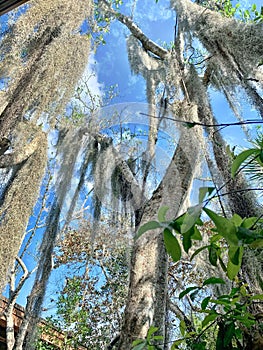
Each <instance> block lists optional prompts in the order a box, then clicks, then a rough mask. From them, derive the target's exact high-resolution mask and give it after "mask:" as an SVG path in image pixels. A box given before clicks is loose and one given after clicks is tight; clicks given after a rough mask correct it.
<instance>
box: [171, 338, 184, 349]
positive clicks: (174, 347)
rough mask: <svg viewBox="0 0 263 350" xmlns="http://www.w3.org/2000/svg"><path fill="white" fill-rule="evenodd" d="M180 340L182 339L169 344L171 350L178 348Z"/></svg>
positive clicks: (181, 340) (182, 340)
mask: <svg viewBox="0 0 263 350" xmlns="http://www.w3.org/2000/svg"><path fill="white" fill-rule="evenodd" d="M182 342H184V339H178V340H176V341H175V342H174V343H173V345H172V346H171V350H175V349H180V348H179V345H180V344H182Z"/></svg>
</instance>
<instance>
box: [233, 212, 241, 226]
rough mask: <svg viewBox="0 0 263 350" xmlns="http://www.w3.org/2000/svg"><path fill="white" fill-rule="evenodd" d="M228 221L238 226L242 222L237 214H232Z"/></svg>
mask: <svg viewBox="0 0 263 350" xmlns="http://www.w3.org/2000/svg"><path fill="white" fill-rule="evenodd" d="M230 221H232V222H233V224H234V225H235V226H240V225H241V224H242V221H243V219H242V218H241V216H239V215H238V214H234V215H233V216H232V218H231V219H230Z"/></svg>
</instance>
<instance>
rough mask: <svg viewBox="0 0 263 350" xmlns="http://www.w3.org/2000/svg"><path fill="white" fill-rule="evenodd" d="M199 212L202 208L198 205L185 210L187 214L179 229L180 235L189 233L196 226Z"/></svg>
mask: <svg viewBox="0 0 263 350" xmlns="http://www.w3.org/2000/svg"><path fill="white" fill-rule="evenodd" d="M201 212H202V206H200V204H198V205H195V206H194V207H190V208H188V209H187V212H186V215H185V217H184V221H183V224H182V227H181V233H185V232H187V231H189V230H190V229H191V228H192V227H193V226H194V225H195V224H196V221H197V219H199V217H200V215H201Z"/></svg>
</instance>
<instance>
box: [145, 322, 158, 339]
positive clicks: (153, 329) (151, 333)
mask: <svg viewBox="0 0 263 350" xmlns="http://www.w3.org/2000/svg"><path fill="white" fill-rule="evenodd" d="M157 331H158V327H154V326H151V327H150V328H149V329H148V332H147V340H148V342H149V341H150V340H151V337H152V335H153V334H154V333H155V332H157Z"/></svg>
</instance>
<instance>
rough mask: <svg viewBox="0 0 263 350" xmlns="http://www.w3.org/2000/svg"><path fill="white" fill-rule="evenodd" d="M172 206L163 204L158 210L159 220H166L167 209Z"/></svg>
mask: <svg viewBox="0 0 263 350" xmlns="http://www.w3.org/2000/svg"><path fill="white" fill-rule="evenodd" d="M169 209H170V208H169V207H168V206H167V205H164V206H162V207H161V208H160V209H159V211H158V220H159V222H165V221H166V219H165V215H166V213H167V211H168V210H169Z"/></svg>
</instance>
